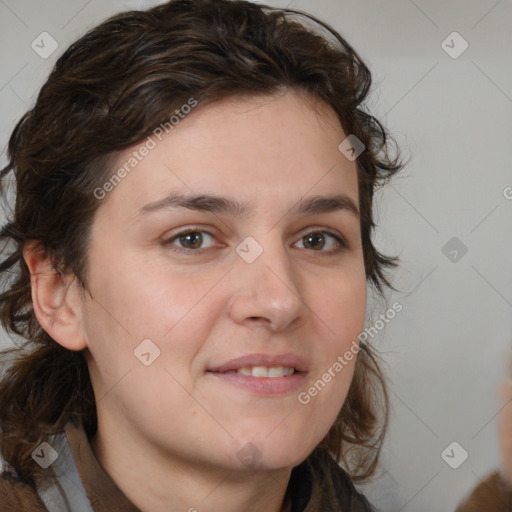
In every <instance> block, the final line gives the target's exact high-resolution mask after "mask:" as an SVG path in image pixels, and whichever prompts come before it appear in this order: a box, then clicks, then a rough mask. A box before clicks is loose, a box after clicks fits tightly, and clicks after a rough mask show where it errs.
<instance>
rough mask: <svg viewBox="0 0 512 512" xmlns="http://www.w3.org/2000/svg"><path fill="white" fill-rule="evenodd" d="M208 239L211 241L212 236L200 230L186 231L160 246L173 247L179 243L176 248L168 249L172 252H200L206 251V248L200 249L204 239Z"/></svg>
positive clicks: (164, 241)
mask: <svg viewBox="0 0 512 512" xmlns="http://www.w3.org/2000/svg"><path fill="white" fill-rule="evenodd" d="M205 235H206V236H205ZM208 237H210V238H211V239H213V238H214V237H213V235H212V234H211V233H209V232H208V231H203V230H201V229H188V230H187V231H182V232H181V233H178V234H176V235H174V236H173V237H172V238H168V239H166V240H163V241H162V244H163V245H165V246H170V245H174V243H175V242H179V244H180V245H181V246H178V247H175V248H173V247H170V249H171V250H173V251H179V252H197V253H199V252H202V251H203V249H207V248H208V247H201V246H202V244H203V242H204V240H205V238H208Z"/></svg>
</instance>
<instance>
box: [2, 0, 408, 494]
mask: <svg viewBox="0 0 512 512" xmlns="http://www.w3.org/2000/svg"><path fill="white" fill-rule="evenodd" d="M371 84H372V79H371V73H370V71H369V70H368V68H367V66H366V65H365V64H364V62H363V61H362V59H361V58H360V57H359V55H358V54H357V53H356V51H355V50H354V49H353V48H352V47H351V46H350V45H349V44H348V43H347V41H345V39H344V38H343V37H342V36H341V35H340V34H339V33H338V32H336V31H335V30H334V29H333V28H331V27H330V26H329V25H328V24H326V23H324V22H322V21H320V20H319V19H317V18H315V17H314V16H312V15H310V14H307V13H304V12H302V11H297V10H292V9H277V8H273V7H269V6H266V5H261V4H254V3H250V2H246V1H236V0H233V1H230V0H171V1H169V2H167V3H165V4H163V5H159V6H157V7H154V8H152V9H150V10H148V11H129V12H124V13H121V14H118V15H115V16H113V17H111V18H109V19H107V20H106V21H105V22H103V23H101V24H100V25H99V26H97V27H95V28H93V29H92V30H90V31H89V32H88V33H86V34H85V35H84V36H83V37H81V38H80V39H79V40H77V41H76V42H75V43H74V44H72V45H71V46H70V47H69V48H68V49H67V50H66V51H65V52H64V53H63V55H62V56H61V57H60V58H59V59H58V61H57V62H56V64H55V67H54V69H53V70H52V72H51V74H50V75H49V77H48V79H47V81H46V82H45V84H44V85H43V86H42V88H41V90H40V92H39V95H38V97H37V100H36V103H35V106H34V107H33V108H32V109H31V110H29V111H28V112H27V113H26V114H25V115H24V116H23V117H22V118H21V119H20V121H19V122H18V123H17V125H16V127H15V129H14V131H13V133H12V135H11V137H10V140H9V144H8V164H7V165H6V166H5V167H4V168H3V169H2V171H1V178H2V193H3V194H4V195H7V194H6V187H5V186H4V183H5V182H7V181H8V179H9V178H8V176H9V173H10V172H11V171H12V172H13V174H14V179H15V180H14V181H15V205H14V207H13V208H12V211H9V212H8V217H7V222H6V223H5V225H4V226H3V228H2V230H1V232H0V237H1V239H2V240H3V241H4V243H5V246H4V250H3V257H2V261H1V262H0V279H1V280H2V291H3V293H2V294H1V295H0V318H1V322H2V324H3V326H4V328H5V330H6V331H7V332H8V333H10V334H11V335H15V336H16V338H18V339H19V341H20V343H19V344H18V346H16V347H15V348H11V349H9V350H6V351H4V352H3V356H4V358H5V359H6V365H5V371H4V374H3V376H2V379H1V380H0V428H1V429H2V432H1V435H0V452H1V454H2V456H3V458H4V459H5V460H6V461H7V462H8V463H9V464H10V465H11V466H12V468H14V470H15V471H16V472H17V473H18V475H19V476H20V478H22V479H23V480H25V481H26V482H28V483H29V484H34V483H35V478H36V477H37V478H39V477H41V478H44V472H43V470H41V468H39V466H38V465H37V464H35V463H34V461H33V460H32V458H31V453H32V451H33V450H34V449H35V448H36V447H37V446H38V444H39V443H40V442H42V441H43V440H45V439H47V438H48V436H50V435H53V434H56V433H59V432H62V431H63V429H64V425H65V424H66V423H67V422H68V421H74V422H77V421H78V420H81V421H82V422H83V424H84V426H85V429H86V432H87V434H88V435H89V436H91V435H93V434H94V433H95V430H96V428H97V420H96V407H95V399H94V393H93V389H92V385H91V380H90V377H89V371H88V367H87V364H86V360H85V357H84V353H83V351H71V350H68V349H65V348H63V347H62V346H61V345H59V344H58V343H57V342H55V341H54V340H53V339H52V338H51V337H50V336H49V335H48V334H47V333H46V332H45V331H44V330H43V329H42V327H41V326H40V325H39V323H38V321H37V319H36V316H35V314H34V311H33V308H32V299H31V284H30V273H29V270H28V267H27V265H26V263H25V261H24V259H23V248H24V247H25V245H26V244H27V243H28V242H33V241H35V242H36V244H37V245H38V246H39V247H40V248H42V249H44V250H45V251H46V253H47V254H48V256H49V258H50V259H51V261H52V263H53V268H54V269H55V271H56V272H62V273H69V274H71V275H74V276H76V278H77V280H78V282H79V283H80V285H81V287H82V290H87V258H86V256H87V247H88V243H89V241H90V230H91V225H92V222H93V220H94V214H95V211H96V210H97V208H98V206H99V205H100V201H99V200H98V199H97V198H96V197H95V195H94V193H93V191H94V190H95V188H97V187H99V186H101V184H103V183H105V182H106V180H107V179H108V177H109V176H111V175H112V169H113V166H114V165H115V157H116V154H117V152H119V151H121V150H124V149H126V148H128V147H130V146H132V145H134V144H136V143H139V142H141V141H142V140H144V139H145V138H146V137H148V136H149V135H151V133H152V132H153V130H155V129H156V128H157V127H158V126H159V125H160V124H161V123H165V122H166V121H167V120H168V119H169V114H170V113H171V112H173V111H174V110H175V109H176V108H179V107H180V106H181V105H183V104H185V103H186V102H187V100H188V99H190V98H191V97H193V98H195V99H196V100H197V101H198V107H196V108H201V106H202V105H206V104H208V103H210V102H212V101H215V100H220V99H225V98H229V97H235V96H239V95H252V96H254V95H268V94H273V93H277V92H280V91H283V90H297V91H302V92H306V93H308V94H309V95H310V96H312V97H314V98H316V99H320V100H321V101H323V102H325V103H326V104H327V105H329V106H330V107H332V109H334V111H335V113H336V114H337V116H338V118H339V120H340V123H341V125H342V127H343V129H344V131H345V133H347V134H354V135H356V136H357V137H358V138H359V139H360V140H361V141H362V142H363V144H364V145H365V146H366V148H365V151H364V152H363V153H362V154H361V155H360V156H359V157H358V159H357V168H358V179H359V202H360V211H361V236H362V243H363V252H364V263H365V270H366V275H367V280H368V283H369V284H370V285H373V286H374V287H375V288H376V289H377V290H378V291H379V292H381V293H382V292H383V289H384V288H385V287H388V286H391V285H390V283H389V281H388V278H387V272H386V271H387V270H388V268H390V267H393V266H395V265H396V263H397V260H396V258H390V257H386V256H384V255H383V254H381V253H380V252H379V251H378V250H377V249H376V248H375V247H374V245H373V243H372V240H371V235H372V231H373V229H374V227H375V224H374V220H373V216H372V203H373V194H374V191H375V190H376V188H378V187H379V186H381V185H382V184H383V183H384V182H386V181H387V180H388V179H389V178H390V177H391V176H392V175H393V174H394V173H395V172H397V171H398V170H399V169H400V168H401V167H403V165H402V164H401V162H400V161H399V155H398V150H396V151H395V153H394V156H393V157H392V156H391V151H390V148H389V141H390V138H389V133H388V132H387V130H386V129H385V128H384V127H383V126H382V124H381V123H380V122H379V121H378V120H377V119H376V118H375V117H373V116H372V115H371V114H370V113H369V112H368V111H367V110H366V108H365V106H364V100H365V99H366V97H367V96H368V93H369V91H370V88H371ZM391 140H392V139H391ZM7 360H8V362H7ZM387 424H388V395H387V390H386V381H385V378H384V375H383V373H382V371H381V369H380V367H379V361H378V356H377V354H376V353H375V351H374V349H372V347H371V346H370V345H369V344H367V343H361V344H360V351H359V355H358V359H357V364H356V368H355V373H354V378H353V380H352V383H351V386H350V389H349V392H348V396H347V398H346V401H345V403H344V405H343V407H342V409H341V411H340V413H339V416H338V418H337V420H336V422H335V424H334V425H333V426H332V428H331V429H330V431H329V433H328V434H327V436H326V437H325V438H324V439H323V441H322V442H321V443H320V445H319V446H318V447H317V449H318V450H325V451H327V452H329V454H330V455H331V456H332V457H333V458H334V459H335V460H336V461H337V462H341V463H342V464H343V466H344V467H345V469H346V471H347V472H348V474H349V476H350V477H351V478H352V479H353V481H362V480H364V479H367V478H368V477H369V476H371V475H372V474H373V473H374V471H375V468H376V465H377V461H378V456H379V452H380V448H381V445H382V441H383V438H384V434H385V432H386V428H387Z"/></svg>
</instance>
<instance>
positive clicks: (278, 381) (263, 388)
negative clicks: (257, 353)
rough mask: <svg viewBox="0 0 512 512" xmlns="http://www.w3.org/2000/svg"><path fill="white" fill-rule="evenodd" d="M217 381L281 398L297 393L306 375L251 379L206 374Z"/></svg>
mask: <svg viewBox="0 0 512 512" xmlns="http://www.w3.org/2000/svg"><path fill="white" fill-rule="evenodd" d="M207 375H210V376H212V377H213V378H215V379H218V381H220V382H222V383H224V384H227V385H229V386H235V387H236V388H238V389H244V390H246V391H249V392H250V393H252V394H256V395H263V396H283V395H288V394H290V393H292V392H295V393H296V392H297V391H298V390H299V389H301V388H303V387H304V385H305V382H306V375H307V374H306V373H305V372H298V373H294V374H293V375H289V376H288V377H252V376H251V375H242V374H240V373H219V372H208V373H207Z"/></svg>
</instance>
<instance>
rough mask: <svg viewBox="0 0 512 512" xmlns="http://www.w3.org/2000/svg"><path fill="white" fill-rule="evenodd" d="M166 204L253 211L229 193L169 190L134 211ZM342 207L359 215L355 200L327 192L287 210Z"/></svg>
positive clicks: (302, 211)
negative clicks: (185, 192)
mask: <svg viewBox="0 0 512 512" xmlns="http://www.w3.org/2000/svg"><path fill="white" fill-rule="evenodd" d="M170 208H187V209H189V210H199V211H205V212H211V213H215V214H226V215H233V216H237V217H239V216H244V215H249V214H251V213H253V210H252V209H251V208H249V206H248V205H247V204H246V203H243V202H240V201H239V200H237V199H235V198H231V197H223V196H216V195H210V194H199V195H190V194H186V195H185V194H178V193H171V194H169V195H168V196H167V197H165V198H163V199H160V200H158V201H154V202H152V203H148V204H146V205H145V206H143V207H142V208H141V209H140V210H139V211H138V212H137V215H136V218H139V217H141V216H144V215H145V214H148V213H151V212H155V211H158V210H165V209H170ZM339 210H345V211H347V212H349V213H351V214H352V215H354V216H355V217H359V209H358V207H357V205H356V204H355V202H354V201H353V200H352V199H351V198H350V197H349V196H347V195H346V194H336V195H328V196H321V195H317V196H310V197H307V198H305V199H301V200H300V201H299V202H298V203H296V204H295V205H294V206H293V207H292V208H291V209H290V211H289V213H290V214H292V215H307V214H315V213H329V212H334V211H339Z"/></svg>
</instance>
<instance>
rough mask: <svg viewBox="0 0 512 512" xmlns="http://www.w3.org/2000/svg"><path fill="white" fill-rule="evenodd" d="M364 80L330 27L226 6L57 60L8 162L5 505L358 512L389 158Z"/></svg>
mask: <svg viewBox="0 0 512 512" xmlns="http://www.w3.org/2000/svg"><path fill="white" fill-rule="evenodd" d="M311 22H315V23H316V27H317V28H316V29H314V28H313V27H312V26H309V25H311ZM321 29H322V30H324V29H325V32H324V34H322V33H321ZM370 86H371V76H370V73H369V71H368V69H367V67H366V66H365V65H364V63H363V62H362V61H361V59H360V58H359V56H358V55H357V53H356V52H355V51H354V50H353V49H352V48H351V47H350V46H349V44H348V43H347V42H346V41H345V40H344V39H343V38H342V37H341V36H340V35H339V34H338V33H336V32H335V31H334V30H333V29H331V28H329V27H328V25H326V24H324V23H322V22H319V21H318V20H316V19H315V18H313V17H312V16H307V15H301V14H300V13H298V12H295V11H292V10H286V11H282V10H278V9H272V8H269V7H265V6H262V5H255V4H252V3H248V2H241V1H227V0H215V1H212V0H171V1H170V2H168V3H166V4H163V5H161V6H158V7H155V8H153V9H151V10H149V11H147V12H141V11H133V12H126V13H122V14H120V15H117V16H115V17H113V18H111V19H109V20H107V21H106V22H104V23H102V24H101V25H99V26H98V27H96V28H94V29H92V30H91V31H90V32H89V33H88V34H86V35H85V36H84V37H82V38H81V39H79V40H78V41H77V42H76V43H74V44H73V45H72V46H71V47H70V48H69V49H68V50H67V51H66V52H65V53H64V54H63V55H62V56H61V57H60V59H59V60H58V62H57V64H56V66H55V68H54V70H53V71H52V73H51V75H50V76H49V78H48V80H47V82H46V83H45V84H44V86H43V87H42V89H41V91H40V94H39V96H38V98H37V102H36V104H35V107H34V108H33V109H32V110H31V111H29V112H28V113H27V114H25V116H23V118H22V119H21V120H20V122H19V123H18V125H17V126H16V128H15V130H14V132H13V134H12V136H11V139H10V142H9V163H8V165H7V167H6V168H5V169H4V170H3V176H4V177H7V176H9V173H11V172H13V173H14V175H15V178H16V204H15V208H14V210H13V214H12V216H11V218H9V219H8V222H7V224H6V225H5V226H4V227H3V230H2V238H3V239H4V240H5V241H6V242H9V243H10V247H9V248H10V252H9V253H8V254H7V253H6V256H5V258H4V260H3V262H2V264H1V266H0V271H1V274H2V276H3V278H4V288H3V289H4V290H5V291H4V293H3V294H2V295H1V297H0V305H1V318H2V322H3V325H4V327H5V328H6V329H7V330H8V331H10V332H12V333H14V334H16V335H18V336H21V337H22V338H24V339H25V340H26V344H25V345H24V347H23V348H16V349H14V350H13V351H11V352H9V355H10V357H11V359H10V360H9V366H8V369H7V370H6V373H5V375H4V376H3V378H2V381H1V382H0V397H1V399H0V426H1V428H2V435H1V438H0V449H1V453H2V456H3V458H4V459H5V461H6V462H7V463H8V466H7V470H6V471H4V474H3V476H2V478H1V480H0V503H1V504H2V505H1V507H3V508H2V510H30V511H32V510H34V511H36V510H37V511H39V510H73V511H75V510H89V511H90V510H94V511H96V512H99V511H109V512H110V511H113V510H116V511H136V510H142V511H164V510H165V511H169V510H173V511H174V510H176V511H177V510H184V511H185V510H188V511H190V512H191V511H194V510H196V511H200V512H208V511H218V510H224V511H237V512H239V511H241V510H244V511H254V512H257V511H261V512H263V511H264V512H277V511H294V512H295V511H307V512H312V511H329V510H332V511H334V510H344V511H368V510H371V506H370V504H369V503H368V501H367V500H366V499H365V498H364V497H363V496H362V495H361V494H360V493H359V492H357V491H356V489H355V487H354V482H359V481H363V480H364V479H365V478H368V477H369V476H371V475H372V473H373V472H374V470H375V467H376V464H377V462H378V456H379V451H380V447H381V443H382V439H383V436H384V433H385V429H386V424H387V414H388V412H387V394H386V386H385V381H384V378H383V376H382V373H381V371H380V369H379V366H378V363H377V360H376V358H375V356H374V354H373V352H372V349H371V346H370V345H369V344H368V343H366V342H365V341H364V339H363V337H362V336H360V333H361V331H362V330H363V327H364V319H365V306H366V298H367V285H368V284H369V285H373V286H374V287H376V288H377V290H379V291H382V289H383V288H384V287H385V286H387V285H388V281H387V279H386V274H385V270H386V268H387V267H391V266H393V264H394V260H393V259H392V258H388V257H385V256H383V255H382V254H380V253H379V252H378V251H377V250H376V248H375V247H374V245H373V243H372V240H371V234H372V230H373V227H374V223H373V219H372V199H373V192H374V190H375V189H376V188H377V187H378V186H380V185H381V184H382V183H383V182H385V181H386V180H387V179H389V178H390V177H391V176H392V175H393V174H394V173H395V172H396V171H397V170H398V169H399V168H400V167H401V164H400V163H399V160H398V156H396V157H395V158H391V157H390V156H389V154H388V142H387V138H386V131H385V129H384V128H383V127H382V125H381V124H380V123H379V122H378V121H377V120H376V119H375V118H374V117H372V116H371V115H370V114H369V113H367V112H366V111H365V109H364V103H363V102H364V100H365V98H366V96H367V94H368V92H369V90H370ZM360 340H361V341H360ZM338 462H339V463H341V466H339V465H338Z"/></svg>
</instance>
